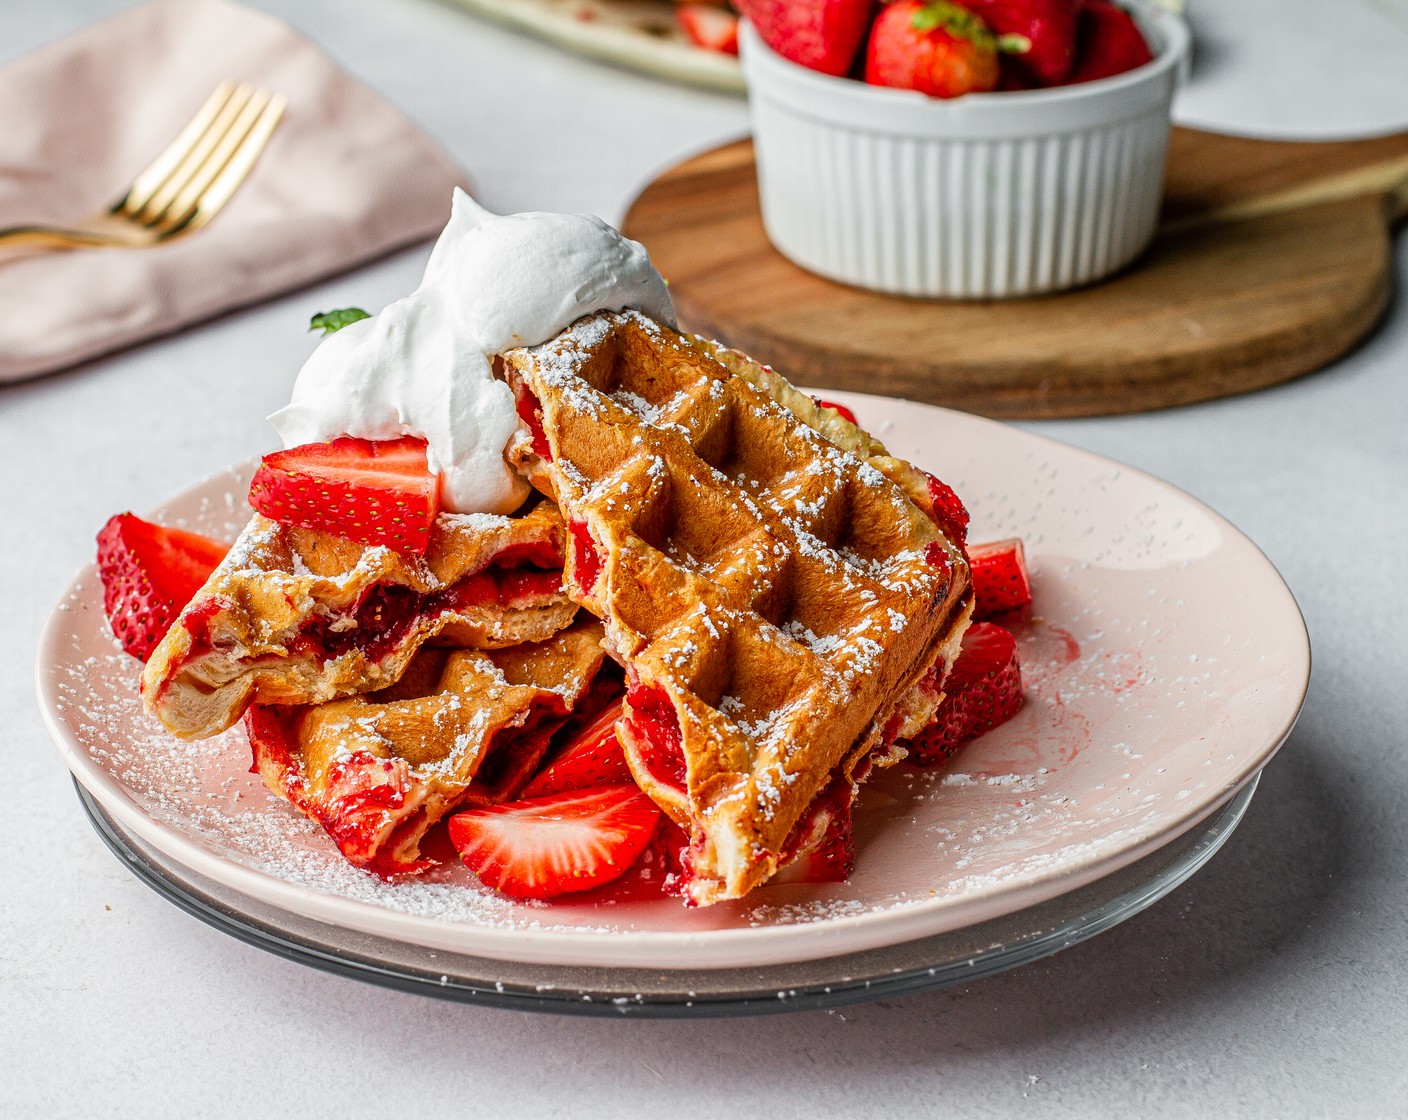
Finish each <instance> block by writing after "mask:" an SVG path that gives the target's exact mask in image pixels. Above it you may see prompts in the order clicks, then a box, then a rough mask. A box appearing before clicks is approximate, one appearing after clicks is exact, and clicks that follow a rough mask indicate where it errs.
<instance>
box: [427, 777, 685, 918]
mask: <svg viewBox="0 0 1408 1120" xmlns="http://www.w3.org/2000/svg"><path fill="white" fill-rule="evenodd" d="M659 823H660V810H659V809H658V808H657V807H656V805H655V803H654V802H653V801H651V800H650V798H648V797H646V796H645V794H643V793H641V791H640V790H638V789H637V788H636V787H635V786H633V785H618V786H604V787H600V788H597V789H588V790H571V791H567V792H563V793H555V794H550V795H549V796H547V797H533V798H527V799H525V800H521V801H510V802H506V803H504V804H502V805H493V806H490V807H489V808H486V809H472V810H470V811H468V812H465V813H457V814H456V815H455V816H453V817H451V818H450V826H449V828H450V842H451V843H452V844H454V846H455V850H456V851H457V852H459V854H460V859H462V860H463V861H464V864H465V866H466V867H468V868H469V869H470V870H471V871H473V872H474V873H475V874H476V875H477V876H479V879H480V881H481V882H482V883H484V885H485V886H488V887H492V888H493V889H494V890H497V891H501V892H502V893H504V894H506V895H508V896H510V897H511V898H553V897H556V896H557V895H560V894H568V893H571V892H575V891H584V890H589V889H591V888H592V887H599V886H601V885H602V884H603V883H609V882H611V881H612V880H613V879H616V878H619V877H620V876H621V875H624V874H625V873H626V872H627V871H628V870H629V869H630V867H631V865H632V864H634V863H635V862H636V860H637V859H638V858H639V857H640V855H641V853H642V852H644V851H645V849H646V848H647V847H648V846H649V845H650V841H651V839H652V837H653V836H654V835H655V829H656V827H657V825H658V824H659Z"/></svg>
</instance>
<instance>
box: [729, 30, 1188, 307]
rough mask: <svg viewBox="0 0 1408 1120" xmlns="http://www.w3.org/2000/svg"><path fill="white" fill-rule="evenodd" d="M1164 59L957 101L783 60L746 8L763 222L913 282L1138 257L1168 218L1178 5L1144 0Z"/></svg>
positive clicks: (976, 285)
mask: <svg viewBox="0 0 1408 1120" xmlns="http://www.w3.org/2000/svg"><path fill="white" fill-rule="evenodd" d="M1132 8H1133V10H1134V14H1135V16H1136V18H1137V19H1138V20H1139V23H1140V25H1141V27H1142V28H1143V30H1144V32H1145V35H1146V37H1147V38H1148V40H1149V45H1150V47H1151V48H1152V49H1153V50H1154V52H1155V57H1154V60H1153V61H1152V62H1150V63H1148V64H1147V65H1145V66H1141V67H1139V68H1138V69H1136V70H1131V71H1129V72H1128V73H1126V74H1120V75H1117V76H1116V77H1113V78H1105V79H1103V80H1101V81H1096V82H1087V83H1085V84H1082V85H1076V86H1062V87H1058V88H1056V89H1044V90H1032V91H1029V92H1013V93H983V94H969V95H967V96H966V97H960V98H955V99H953V100H949V101H945V100H939V99H935V98H930V97H926V96H924V95H922V94H918V93H914V92H913V91H910V90H894V89H885V88H881V87H877V86H870V85H866V84H865V83H863V82H857V81H852V80H850V79H846V78H833V77H830V76H828V75H826V74H819V73H817V72H815V71H812V70H808V69H806V68H805V67H802V66H798V65H797V64H796V63H793V62H789V61H788V60H787V59H785V58H782V57H781V56H780V55H778V54H777V53H776V52H774V51H773V50H771V49H770V48H769V47H768V46H767V45H766V44H765V43H764V42H763V41H762V40H761V39H760V38H759V37H758V34H757V32H756V31H754V30H753V28H752V27H751V26H749V25H748V24H747V22H746V21H745V23H744V25H743V28H742V36H741V46H742V55H743V72H744V76H745V77H746V79H747V81H748V100H749V104H750V107H751V110H752V116H753V138H754V144H755V146H756V151H757V163H758V186H759V193H760V195H761V199H762V211H763V224H764V226H766V228H767V232H768V237H769V238H771V240H772V243H773V244H774V245H775V246H777V248H778V250H779V251H780V252H782V254H783V255H784V256H786V257H789V258H790V259H791V260H793V261H795V262H796V263H797V264H799V265H801V266H802V267H803V268H805V269H808V270H810V271H812V272H816V273H819V274H820V275H822V276H827V277H830V278H832V279H834V280H840V281H843V282H844V283H848V284H855V285H858V286H860V287H864V288H872V289H875V290H876V291H882V292H893V293H896V294H899V295H909V296H944V297H950V298H953V297H958V298H985V297H998V296H1024V295H1033V294H1036V293H1039V292H1051V291H1059V290H1061V289H1064V288H1073V287H1076V286H1077V285H1080V284H1087V283H1090V282H1091V281H1093V280H1098V279H1099V278H1100V277H1102V276H1106V275H1108V274H1109V273H1111V272H1114V271H1115V270H1116V269H1118V268H1121V267H1122V266H1123V265H1125V264H1128V263H1129V261H1131V260H1133V259H1134V257H1135V256H1137V255H1138V254H1139V252H1140V251H1141V250H1142V249H1143V248H1144V247H1145V246H1146V245H1147V244H1148V243H1149V240H1150V238H1151V237H1153V234H1154V227H1155V224H1156V222H1157V220H1158V212H1159V201H1160V196H1161V193H1162V189H1163V176H1164V161H1165V157H1166V155H1167V152H1168V136H1169V111H1170V106H1171V104H1172V102H1173V95H1174V91H1175V89H1176V88H1177V86H1178V84H1179V80H1180V77H1181V75H1182V72H1183V70H1184V69H1185V63H1186V59H1187V56H1188V44H1189V35H1188V28H1187V25H1186V24H1185V23H1184V22H1183V20H1182V19H1181V18H1180V17H1179V16H1177V15H1174V14H1173V13H1171V12H1168V11H1166V10H1164V9H1161V8H1155V7H1153V6H1152V5H1149V4H1144V3H1141V4H1138V5H1137V6H1133V5H1132Z"/></svg>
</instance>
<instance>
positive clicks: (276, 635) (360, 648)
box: [142, 502, 577, 738]
mask: <svg viewBox="0 0 1408 1120" xmlns="http://www.w3.org/2000/svg"><path fill="white" fill-rule="evenodd" d="M562 548H563V529H562V518H561V516H560V515H559V513H558V511H557V509H556V507H555V506H553V505H552V504H551V503H550V502H541V503H539V504H538V505H536V506H535V507H533V508H532V509H531V510H530V511H529V512H527V513H526V514H524V515H522V516H515V517H497V516H491V515H488V514H475V515H469V516H464V515H457V514H442V515H441V516H440V517H439V518H437V520H436V522H435V524H434V526H433V528H432V530H431V539H430V544H429V547H428V548H427V551H426V553H425V556H424V557H419V556H406V555H401V554H398V553H395V552H392V551H391V550H389V549H386V548H367V547H364V546H363V545H360V544H355V543H353V542H351V541H348V540H345V539H343V538H341V537H337V536H333V535H332V534H329V533H324V532H320V531H318V530H315V529H303V528H297V527H293V526H286V525H280V524H277V523H275V522H273V521H270V520H268V519H267V518H265V517H262V516H260V515H259V514H256V515H255V516H254V518H253V520H252V521H250V523H249V525H248V526H247V527H246V529H245V530H244V532H243V533H242V534H241V535H240V538H239V540H238V541H236V542H235V545H234V547H233V548H232V549H231V550H230V553H229V555H228V556H227V557H226V558H225V560H224V561H223V562H222V563H221V564H220V566H219V567H217V568H216V569H215V571H214V572H213V573H211V576H210V578H209V580H207V581H206V584H205V586H204V587H203V588H202V589H201V590H200V591H199V592H198V593H197V594H196V597H195V598H194V599H192V600H191V602H190V603H189V604H188V605H187V607H186V608H185V610H184V611H183V612H182V613H181V615H180V617H179V618H178V619H177V620H176V622H175V623H174V624H173V625H172V627H171V630H170V631H169V632H168V633H167V635H166V637H164V638H163V639H162V641H161V642H160V644H159V645H158V646H157V648H156V649H155V650H154V651H153V652H152V656H151V658H150V659H149V660H148V662H147V666H146V670H145V671H144V672H143V674H142V695H143V700H144V702H145V704H146V707H147V709H148V711H151V712H153V713H154V714H155V715H156V716H157V717H158V718H159V719H160V720H161V722H162V723H164V724H165V725H166V726H167V727H168V728H169V729H170V730H171V731H173V732H175V733H176V734H177V735H179V736H181V737H182V738H204V737H206V736H209V735H214V734H216V733H217V732H220V731H223V730H224V729H225V728H227V727H229V726H231V725H232V724H233V723H234V722H235V721H236V720H238V719H239V717H240V715H241V713H242V712H243V711H244V709H245V707H246V706H247V705H248V704H251V703H254V704H316V703H321V702H323V701H326V700H332V699H336V698H338V697H342V696H350V695H355V694H358V693H363V692H369V691H373V690H375V689H378V688H384V687H386V686H388V685H390V684H392V683H394V682H395V681H396V680H397V679H398V678H399V677H400V676H401V674H402V672H404V670H405V668H406V666H407V665H408V664H409V663H410V660H411V658H412V657H413V656H414V655H415V653H416V651H417V650H418V649H419V648H420V647H421V646H422V645H423V644H425V643H426V642H427V641H430V640H431V639H436V640H439V641H442V642H444V643H446V644H450V645H459V646H471V647H475V648H480V649H493V648H498V647H503V646H510V645H515V644H517V643H519V642H535V641H542V640H543V639H545V638H548V637H550V636H552V635H553V634H555V633H556V632H558V631H559V630H562V629H563V628H564V627H566V626H568V625H569V624H570V623H571V622H572V619H573V617H574V615H575V614H576V612H577V608H576V606H575V604H573V603H572V602H571V601H570V600H569V599H568V598H567V597H566V596H565V595H564V594H563V593H562V586H561V572H560V567H561V563H562V560H561V557H562Z"/></svg>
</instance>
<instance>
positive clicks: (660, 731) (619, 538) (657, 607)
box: [504, 312, 972, 904]
mask: <svg viewBox="0 0 1408 1120" xmlns="http://www.w3.org/2000/svg"><path fill="white" fill-rule="evenodd" d="M724 356H726V355H724V354H723V352H722V349H721V348H718V347H714V346H711V345H708V344H704V343H701V342H699V341H697V340H692V339H689V338H686V337H684V336H682V335H679V334H677V333H675V332H674V331H672V330H669V329H668V328H665V327H662V326H660V325H658V324H656V323H654V322H652V321H651V320H649V319H646V318H644V317H643V316H640V315H638V314H636V313H633V312H627V313H623V314H619V315H617V314H603V315H596V316H592V317H589V318H586V319H583V320H580V321H579V322H578V323H577V324H575V325H574V326H573V327H572V328H570V329H569V330H568V331H567V332H565V333H564V334H563V335H560V336H559V337H558V338H557V339H554V340H553V341H552V342H549V343H546V344H544V345H543V346H540V347H535V348H533V349H531V350H515V351H510V352H509V353H508V354H506V355H505V356H504V360H505V373H506V376H507V377H508V380H509V382H510V384H511V385H512V386H513V388H514V391H515V394H516V395H517V397H518V400H519V411H520V415H521V416H523V417H524V418H525V420H527V422H528V430H527V431H523V430H520V434H519V436H518V437H516V439H515V441H514V442H513V443H512V444H511V445H510V452H509V454H510V459H511V460H512V461H513V462H514V463H515V465H516V466H517V467H518V468H519V469H520V470H522V471H523V472H524V474H525V475H526V476H527V477H528V479H529V481H530V482H532V483H533V485H534V486H535V487H536V488H537V489H539V490H540V491H542V492H543V493H544V494H547V495H548V496H550V497H551V498H553V500H554V501H555V502H557V504H558V505H559V506H560V507H561V509H562V510H563V513H564V515H565V516H566V518H567V520H568V549H567V560H566V570H565V586H566V588H567V592H568V594H569V595H571V596H572V597H573V599H575V600H576V601H577V602H579V603H581V604H582V605H583V606H584V607H586V608H587V609H588V610H590V611H591V612H592V613H593V614H595V615H597V616H598V617H599V618H601V619H602V620H603V621H604V623H605V625H606V644H607V649H608V650H609V652H611V654H612V655H613V656H614V657H615V658H616V659H617V660H619V661H621V662H622V663H623V664H624V665H625V666H626V667H627V673H628V680H629V689H628V692H627V702H626V708H625V715H624V716H623V719H622V723H621V724H620V725H618V734H619V735H620V738H621V739H622V743H623V745H624V747H625V750H626V755H627V760H628V762H629V763H630V766H631V770H632V773H633V774H634V776H635V778H636V780H637V782H638V783H639V784H640V785H641V787H642V788H643V789H644V790H645V791H646V792H647V793H648V794H649V795H650V796H651V797H652V798H653V799H654V800H655V801H656V802H657V803H658V804H659V805H660V806H661V807H662V808H663V809H664V810H665V812H666V813H667V814H668V815H669V816H670V817H671V818H672V819H673V820H674V821H675V822H676V823H677V824H679V825H680V826H681V827H683V828H684V829H686V831H687V832H688V833H689V835H690V847H689V853H688V857H687V864H688V867H687V872H688V874H687V876H686V883H685V884H684V887H685V890H686V893H687V894H688V896H689V897H690V899H691V900H692V901H693V902H695V903H698V904H709V903H713V902H716V901H719V900H722V899H728V898H737V897H741V896H742V895H744V894H746V893H747V892H748V891H749V890H751V889H752V888H753V887H755V886H757V885H758V884H760V883H762V882H765V881H766V880H767V879H768V878H769V877H770V876H771V875H772V874H773V873H774V872H775V871H776V870H777V869H778V868H779V867H781V866H784V865H785V864H786V863H787V862H788V861H789V860H790V859H792V858H794V857H795V856H796V854H797V852H798V851H799V849H800V847H801V846H802V845H804V844H806V843H812V842H817V841H819V840H820V839H821V836H822V834H824V833H825V832H826V831H827V830H828V826H829V823H830V819H831V817H833V816H835V812H834V811H831V810H827V811H826V812H823V811H822V809H823V803H824V802H831V803H833V804H834V801H835V799H834V798H831V797H827V798H823V797H822V795H823V793H824V792H825V791H826V790H827V789H828V788H833V789H834V788H835V785H833V783H835V784H841V785H845V784H847V783H848V784H849V786H848V796H847V798H846V799H845V800H846V806H847V807H848V806H849V795H851V794H853V792H854V785H855V783H856V782H857V781H859V780H860V779H861V778H862V777H863V776H864V775H865V773H866V772H867V771H868V770H869V769H870V768H871V766H872V765H874V764H876V763H879V764H884V763H888V762H891V761H895V760H897V759H898V758H899V757H901V756H902V753H903V752H902V748H899V747H898V746H897V744H896V740H897V739H899V738H901V737H903V736H906V735H909V734H913V733H914V732H916V731H917V730H918V729H919V727H920V726H922V724H923V722H927V720H928V719H929V718H930V717H931V716H932V714H933V711H934V708H935V707H936V705H937V703H938V701H939V698H940V695H941V694H940V692H939V686H938V681H939V680H940V679H941V677H942V674H943V673H944V672H945V671H946V669H947V666H948V665H949V664H951V663H952V660H953V658H954V657H956V655H957V652H958V647H959V642H960V641H961V638H962V632H963V629H964V628H965V627H966V624H967V619H968V616H969V614H970V613H971V602H972V593H971V590H970V587H969V579H968V568H967V562H966V560H965V558H964V556H963V553H962V551H961V549H960V548H958V547H957V546H955V545H954V544H953V543H952V542H950V541H949V540H948V539H947V538H946V537H945V536H944V535H943V534H942V532H940V530H939V529H938V528H937V527H936V526H935V523H934V522H933V521H932V520H931V519H930V518H929V517H928V516H927V515H926V513H925V512H924V511H923V510H922V509H921V508H920V507H919V506H918V505H916V504H915V502H914V501H911V500H910V499H909V498H908V497H907V496H906V488H904V487H902V486H901V485H898V484H897V483H895V482H894V481H892V480H891V478H889V477H887V476H886V474H885V473H882V472H881V471H880V470H879V469H878V468H877V467H876V466H875V465H872V464H871V463H870V462H867V461H866V458H867V457H869V455H870V454H871V453H873V454H874V455H876V456H878V457H884V456H883V451H884V449H883V447H881V446H880V445H879V444H876V443H874V441H869V442H866V439H865V437H864V433H861V432H860V431H859V429H856V428H854V426H853V425H849V424H846V429H847V430H845V431H838V435H839V436H843V437H846V438H847V439H849V440H850V441H851V443H852V444H853V445H854V447H855V450H854V451H848V450H843V449H842V448H841V447H838V446H837V445H836V443H834V442H832V441H831V440H830V439H828V438H825V437H824V436H823V435H822V434H821V433H820V432H819V431H817V430H815V429H814V428H813V427H811V426H809V425H808V424H807V423H805V422H803V419H802V418H800V417H799V415H798V414H797V413H794V412H793V411H790V410H789V409H788V408H787V407H784V405H785V404H787V403H795V404H796V405H797V407H798V408H799V409H801V408H802V407H803V406H802V404H801V401H800V400H799V401H796V402H789V401H782V402H781V403H779V399H780V398H781V397H782V396H783V394H784V389H785V391H786V392H787V393H790V394H795V395H796V396H797V397H799V398H800V394H796V391H795V390H792V389H791V387H790V386H787V385H786V383H785V381H783V380H782V379H781V378H780V377H777V376H776V375H774V374H770V373H768V374H767V375H766V376H764V375H763V371H764V367H760V366H756V364H755V363H748V362H747V361H746V360H745V359H742V358H741V356H736V357H735V358H730V359H729V360H730V365H725V364H724V363H723V362H722V361H721V357H724ZM731 367H732V368H731ZM744 367H747V368H749V369H751V370H752V371H754V372H755V373H756V374H757V376H758V379H759V381H760V383H762V382H764V381H767V382H770V384H763V387H762V388H761V389H760V388H759V387H757V386H755V384H754V383H753V380H752V379H751V378H750V377H748V376H744V375H743V374H741V373H739V372H738V370H740V369H743V368H744ZM775 397H776V398H779V399H775ZM804 399H805V398H802V400H804ZM806 407H807V408H810V409H814V408H815V406H813V405H811V403H810V402H806ZM822 413H824V414H825V415H824V416H823V415H822ZM813 419H814V420H815V421H816V422H817V423H818V424H819V425H820V424H821V423H823V422H826V423H829V422H830V421H831V420H832V419H835V422H836V423H840V424H845V421H842V420H840V419H839V418H837V417H836V416H835V413H834V412H831V411H830V410H820V411H819V412H818V413H817V415H815V416H814V417H813ZM863 456H864V457H863ZM896 462H897V463H898V462H899V461H896ZM894 469H895V470H896V471H898V470H899V468H898V467H896V468H894ZM908 469H909V470H911V471H912V470H913V468H908ZM915 473H916V474H917V472H915Z"/></svg>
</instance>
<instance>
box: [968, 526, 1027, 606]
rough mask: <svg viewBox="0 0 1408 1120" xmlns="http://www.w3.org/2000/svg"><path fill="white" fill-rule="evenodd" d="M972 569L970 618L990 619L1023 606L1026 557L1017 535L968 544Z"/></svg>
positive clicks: (1025, 585)
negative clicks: (971, 607)
mask: <svg viewBox="0 0 1408 1120" xmlns="http://www.w3.org/2000/svg"><path fill="white" fill-rule="evenodd" d="M968 565H969V567H970V568H971V569H972V572H973V598H974V600H975V601H974V605H973V617H974V618H975V619H987V618H992V617H993V616H994V615H999V614H1006V613H1007V612H1008V611H1015V610H1018V609H1020V608H1021V607H1025V606H1027V605H1028V604H1029V603H1030V602H1031V601H1032V584H1031V580H1030V579H1028V578H1027V556H1026V552H1025V551H1024V550H1023V548H1022V541H1021V538H1020V537H1008V538H1007V539H1006V540H1000V541H989V542H987V543H985V544H970V545H969V546H968Z"/></svg>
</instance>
